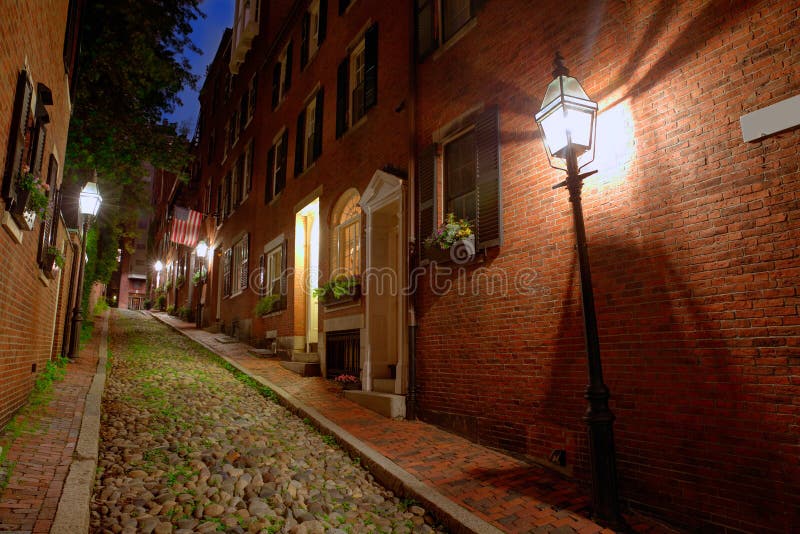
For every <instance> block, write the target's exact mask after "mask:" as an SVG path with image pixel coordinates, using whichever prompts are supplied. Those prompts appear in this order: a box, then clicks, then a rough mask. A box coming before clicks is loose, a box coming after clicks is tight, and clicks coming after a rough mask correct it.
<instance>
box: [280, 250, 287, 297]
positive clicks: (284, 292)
mask: <svg viewBox="0 0 800 534" xmlns="http://www.w3.org/2000/svg"><path fill="white" fill-rule="evenodd" d="M288 242H289V241H288V240H287V239H284V240H283V243H281V300H280V309H281V310H285V309H286V306H287V302H288V300H289V273H288V269H287V268H286V264H287V261H286V257H287V256H288V254H287V249H288V246H287V243H288Z"/></svg>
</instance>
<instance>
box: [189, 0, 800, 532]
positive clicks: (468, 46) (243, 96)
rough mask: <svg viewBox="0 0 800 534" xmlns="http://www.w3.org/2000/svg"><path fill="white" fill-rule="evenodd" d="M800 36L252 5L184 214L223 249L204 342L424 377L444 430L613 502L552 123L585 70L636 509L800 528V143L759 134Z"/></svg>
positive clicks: (606, 326) (716, 522)
mask: <svg viewBox="0 0 800 534" xmlns="http://www.w3.org/2000/svg"><path fill="white" fill-rule="evenodd" d="M553 13H563V15H560V16H558V17H553V16H552V14H553ZM798 15H800V13H798V8H797V6H796V5H795V4H794V3H792V2H787V1H785V0H784V1H769V0H764V1H761V2H747V3H745V2H734V3H730V2H725V3H723V2H718V1H714V0H710V1H705V2H699V1H698V2H681V3H663V2H652V1H645V0H643V1H642V2H634V3H605V4H593V3H585V2H572V3H570V5H569V9H566V10H565V6H564V4H563V2H562V3H556V2H545V3H541V2H540V3H532V2H527V1H525V0H494V1H488V2H469V1H466V0H464V1H447V0H428V1H422V0H420V1H417V2H414V3H413V5H412V2H397V3H391V5H389V3H385V2H378V1H370V0H355V1H350V2H348V1H340V2H333V1H331V2H327V1H324V0H315V1H311V2H309V1H289V0H283V1H274V2H269V3H267V2H237V11H236V14H235V22H234V28H233V29H232V30H229V31H228V32H226V34H225V36H224V37H223V40H222V43H221V44H220V48H219V50H218V52H217V55H216V58H215V60H214V62H213V63H212V65H211V67H210V69H209V73H208V77H207V79H206V81H205V84H204V87H203V90H202V92H201V97H200V100H201V118H200V124H199V131H200V135H199V139H198V144H197V151H198V152H197V158H196V162H197V164H198V165H199V167H198V169H197V174H196V177H195V181H196V182H195V183H196V187H198V188H199V189H198V191H199V193H198V195H197V196H195V197H192V198H187V199H186V200H185V202H186V203H187V206H186V207H192V208H194V209H196V210H198V211H201V212H203V213H204V214H205V215H206V217H205V219H204V223H203V236H204V238H205V239H206V240H207V242H208V244H209V245H210V246H211V247H212V253H211V255H210V259H209V262H208V269H209V276H208V282H207V284H206V287H205V297H204V305H205V313H204V316H203V317H204V325H205V326H207V327H210V328H219V329H221V330H223V331H224V332H226V333H227V334H231V335H234V336H236V337H239V338H241V339H245V340H248V341H251V342H253V343H254V344H257V345H265V346H267V347H271V346H273V344H274V346H275V347H276V348H278V349H279V350H284V351H286V352H287V353H292V354H302V355H304V358H305V357H307V356H309V355H310V354H316V355H318V356H319V360H320V361H319V364H320V366H321V368H322V371H323V372H327V373H328V374H330V372H331V371H334V372H342V371H349V370H351V369H353V367H352V366H353V365H355V366H356V367H355V368H354V372H355V373H356V374H358V375H359V376H360V378H361V380H362V383H363V390H364V391H365V392H369V391H371V390H372V391H375V390H381V388H384V387H385V388H388V390H389V391H391V392H392V393H394V394H397V395H403V394H405V393H406V392H408V387H409V383H416V389H415V391H414V393H415V394H416V398H415V399H413V400H415V404H414V406H415V408H416V413H417V415H418V416H419V417H420V418H422V419H424V420H426V421H430V422H433V423H435V424H438V425H441V426H444V427H447V428H449V429H451V430H453V431H455V432H458V433H460V434H463V435H466V436H468V437H469V438H471V439H473V440H475V441H478V442H480V443H483V444H485V445H487V446H490V447H495V448H500V449H503V450H506V451H509V452H511V453H513V454H515V455H518V456H521V457H525V458H528V459H530V460H532V461H537V462H543V463H545V464H547V463H548V460H547V458H548V457H550V455H551V453H552V452H553V451H565V458H566V465H565V466H563V467H558V466H553V467H554V468H558V469H561V470H562V471H563V472H564V473H565V474H567V475H569V476H574V477H577V478H578V479H580V480H583V481H586V482H587V483H588V481H589V473H588V469H589V466H588V463H589V460H588V456H587V455H588V451H587V443H586V439H587V438H586V427H585V424H584V423H583V422H582V420H581V418H582V415H583V413H584V411H585V404H586V401H585V400H584V398H583V394H584V389H585V385H586V383H587V374H586V355H585V349H584V336H583V325H582V321H581V307H580V292H579V289H578V276H579V275H578V270H577V264H576V255H575V251H574V237H573V233H572V223H571V220H570V208H569V203H568V198H567V194H566V192H565V191H564V190H563V189H556V190H553V189H552V186H553V185H555V184H557V183H558V182H560V181H561V180H563V178H564V176H563V173H561V172H560V171H556V170H554V169H552V168H550V167H549V166H548V162H547V158H546V156H545V151H544V148H543V146H542V143H541V139H540V134H539V131H538V129H537V127H536V125H535V122H534V120H533V116H534V114H535V113H536V112H537V111H538V110H539V108H540V104H541V101H542V97H543V96H544V92H545V88H546V87H547V85H548V83H549V82H550V81H551V79H552V76H551V70H552V66H551V65H552V59H553V57H554V55H555V52H556V51H557V50H558V51H560V52H561V53H562V55H563V56H564V57H565V58H566V64H567V66H568V67H569V68H570V69H571V73H572V75H574V76H576V77H577V78H578V79H579V80H580V81H581V82H582V84H583V87H584V88H585V89H586V91H587V93H588V94H589V96H590V97H591V98H593V99H594V100H596V101H597V102H598V103H599V106H600V114H599V118H598V128H597V129H598V133H597V154H596V160H595V162H594V163H593V164H592V165H591V166H590V167H588V169H592V170H595V169H596V170H598V173H597V174H596V175H594V176H592V177H591V178H589V179H588V180H587V181H586V184H585V186H584V195H583V199H584V211H585V214H586V227H587V233H588V236H589V242H590V261H591V264H592V270H593V276H594V282H595V299H596V305H597V314H598V323H599V330H600V332H599V333H600V347H601V353H602V357H603V364H604V371H605V378H606V382H607V383H608V385H609V387H610V389H611V392H612V409H613V411H614V412H615V414H616V416H617V421H616V425H615V433H616V438H617V439H616V445H617V451H618V470H619V477H620V492H621V496H622V498H623V500H624V501H625V502H626V503H628V504H630V505H631V506H634V507H637V508H639V509H644V510H647V511H648V512H650V513H652V514H655V515H657V516H660V517H663V518H665V519H667V520H669V521H671V522H674V523H676V524H678V525H680V526H683V527H686V528H688V529H691V530H715V529H730V530H733V531H735V530H742V531H775V532H786V531H791V530H792V529H793V528H796V527H797V525H798V524H800V517H798V510H800V502H798V497H797V496H798V495H799V494H800V491H799V490H800V487H799V486H798V480H800V476H799V475H800V472H798V463H797V458H798V457H799V456H800V442H798V423H800V419H798V417H800V411H798V405H797V401H796V399H795V397H796V396H797V395H796V394H797V393H798V383H797V378H796V376H797V374H798V364H800V361H798V357H797V354H798V343H799V342H800V326H799V325H800V320H798V295H797V289H796V288H797V286H798V285H799V284H798V282H800V268H798V264H797V253H796V251H795V248H796V247H795V245H796V241H797V238H798V224H797V221H798V204H797V202H798V186H797V177H798V158H797V154H796V147H797V143H798V139H799V138H800V133H798V130H797V129H796V128H795V129H790V130H788V131H785V132H782V133H778V134H776V135H771V136H767V137H763V138H761V139H758V140H755V141H753V142H745V141H744V140H743V138H742V130H741V128H740V126H739V118H740V117H741V116H742V115H744V114H746V113H749V112H752V111H755V110H758V109H760V108H763V107H765V106H768V105H771V104H774V103H776V102H780V101H783V100H785V99H787V98H789V97H792V96H795V95H797V94H798V88H799V87H800V72H798V67H797V65H798V61H797V60H798V57H797V54H798V53H797V47H795V46H793V45H794V44H796V42H797V37H798V31H797V24H796V20H797V19H798ZM510 22H511V24H510ZM447 213H454V214H456V215H458V216H462V217H466V218H468V219H470V220H471V221H472V224H473V229H474V231H475V237H474V243H475V246H476V248H477V253H476V254H475V256H474V258H471V259H469V258H468V261H462V259H463V258H457V259H458V261H448V255H447V254H445V255H444V256H442V255H441V254H440V253H438V254H437V253H435V252H434V251H432V250H431V249H427V248H425V247H424V246H423V244H422V241H423V240H424V239H425V238H426V237H427V236H428V235H429V234H430V233H431V232H432V231H433V230H434V229H435V228H436V227H437V226H438V225H439V224H441V222H442V221H443V220H444V218H445V216H446V214H447ZM409 250H411V251H413V252H412V253H411V254H409V253H408V251H409ZM186 252H187V253H189V254H190V253H191V251H186ZM451 259H452V258H451ZM432 260H436V263H437V265H436V266H434V265H433V264H432ZM442 260H444V261H442ZM190 265H192V263H190ZM193 265H195V266H196V265H197V263H196V262H195V263H193ZM411 267H419V269H416V270H414V269H411ZM316 271H318V274H317V276H313V275H311V273H313V272H316ZM376 271H377V272H393V275H392V276H394V281H395V282H396V283H397V285H398V286H399V287H400V288H402V287H404V286H405V285H406V284H405V283H404V281H405V280H406V279H408V278H409V276H408V275H409V271H411V273H412V274H414V275H415V276H413V277H411V278H412V281H413V282H415V283H416V286H412V287H416V288H417V291H416V294H415V295H414V296H412V297H411V298H409V299H408V300H407V299H406V295H405V294H404V293H402V292H400V291H395V292H388V293H387V292H385V291H380V290H379V282H378V280H377V279H375V278H372V279H369V276H370V274H371V273H375V272H376ZM337 272H338V273H342V274H345V275H348V276H349V275H354V274H361V275H362V279H361V292H362V294H361V296H360V298H359V297H356V298H355V299H351V300H350V301H349V302H338V303H329V305H325V303H324V302H320V301H319V300H316V299H315V298H314V297H313V296H312V295H311V294H310V291H309V289H312V288H314V287H317V286H318V285H321V284H324V283H325V282H326V281H328V280H330V278H331V276H332V275H333V274H334V273H337ZM418 273H421V274H420V275H419V276H416V275H417V274H418ZM188 276H189V274H187V275H186V277H188ZM270 294H274V295H275V296H276V300H275V302H274V304H273V308H272V310H271V311H270V312H269V313H266V314H264V315H263V316H256V314H255V312H254V308H255V307H256V304H257V302H258V301H259V299H260V298H262V297H264V296H268V295H270ZM415 322H416V325H417V335H416V337H415V338H414V341H415V342H416V351H415V352H414V351H412V350H411V349H410V348H409V347H410V346H413V345H411V344H410V343H409V342H408V338H407V337H406V330H407V328H408V326H410V325H414V324H415ZM348 344H349V345H348ZM341 347H345V348H341ZM348 347H349V348H348ZM356 349H357V350H356ZM342 351H343V352H342ZM347 351H350V352H347ZM353 352H355V353H357V354H359V356H358V359H357V360H355V363H353V362H354V360H352V359H350V360H347V361H346V362H344V363H342V360H340V359H334V358H332V355H334V354H336V355H337V356H336V358H338V357H339V356H338V355H340V354H341V353H347V354H351V353H353ZM412 359H413V361H414V362H415V364H416V373H415V374H410V371H409V368H408V364H409V362H410V361H411V360H412ZM343 365H344V367H342V366H343ZM348 365H350V366H351V367H347V366H348Z"/></svg>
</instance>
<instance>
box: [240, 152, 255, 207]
mask: <svg viewBox="0 0 800 534" xmlns="http://www.w3.org/2000/svg"><path fill="white" fill-rule="evenodd" d="M254 152H255V151H254V150H253V141H250V142H249V143H247V149H246V150H245V152H244V169H243V171H242V172H243V175H244V178H243V179H242V202H244V201H245V200H246V199H247V197H248V196H249V193H250V188H251V187H252V185H253V158H254V157H255V154H254Z"/></svg>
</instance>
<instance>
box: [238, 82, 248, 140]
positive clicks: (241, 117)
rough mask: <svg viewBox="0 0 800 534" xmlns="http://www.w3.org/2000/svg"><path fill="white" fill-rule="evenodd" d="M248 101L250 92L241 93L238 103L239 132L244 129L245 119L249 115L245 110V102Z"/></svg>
mask: <svg viewBox="0 0 800 534" xmlns="http://www.w3.org/2000/svg"><path fill="white" fill-rule="evenodd" d="M249 102H250V93H249V92H245V93H244V94H243V95H242V99H241V102H240V104H239V132H243V131H244V127H245V126H247V119H248V118H250V115H249V114H248V111H247V104H248V103H249Z"/></svg>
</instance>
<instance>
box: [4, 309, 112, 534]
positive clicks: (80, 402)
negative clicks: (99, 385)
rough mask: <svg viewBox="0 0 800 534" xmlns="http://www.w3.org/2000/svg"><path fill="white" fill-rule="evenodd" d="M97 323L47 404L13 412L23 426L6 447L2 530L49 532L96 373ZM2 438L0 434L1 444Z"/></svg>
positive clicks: (54, 387)
mask: <svg viewBox="0 0 800 534" xmlns="http://www.w3.org/2000/svg"><path fill="white" fill-rule="evenodd" d="M99 324H100V322H99V320H98V322H96V323H95V326H96V330H95V335H94V336H93V337H92V340H91V342H89V343H87V344H86V346H84V347H83V349H82V350H81V353H80V357H79V358H77V359H76V360H75V361H73V362H70V363H69V364H68V365H67V367H66V371H67V374H66V377H65V378H64V380H62V381H60V382H55V383H54V384H53V390H52V397H51V400H50V402H49V403H48V404H47V405H46V406H43V407H41V408H40V409H38V410H37V411H36V412H35V413H34V412H33V410H31V409H30V408H23V409H22V410H21V411H20V412H19V413H18V414H17V417H16V421H17V422H19V423H21V424H23V425H24V426H25V427H26V428H27V430H25V431H24V432H22V434H20V436H19V437H18V438H17V439H16V440H15V441H14V442H13V443H12V445H11V448H10V449H8V460H9V461H10V462H14V467H13V469H12V473H11V478H10V480H9V482H8V485H7V486H6V488H5V489H4V490H3V491H2V492H0V532H2V531H14V532H33V533H46V532H50V527H51V526H52V524H53V519H54V518H55V515H56V509H57V507H58V501H59V499H60V498H61V493H62V489H63V487H64V481H65V479H66V477H67V474H68V472H69V467H70V463H71V462H72V457H73V452H74V451H75V446H76V444H77V441H78V434H79V432H80V429H81V421H82V419H83V411H84V403H85V400H86V394H87V392H88V391H89V387H90V386H91V384H92V379H93V378H94V375H95V372H96V371H97V361H98V354H97V347H98V345H99V337H100V336H99V335H98V333H99V329H97V327H98V326H99ZM3 438H4V434H2V433H0V443H5V441H4V440H3Z"/></svg>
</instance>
